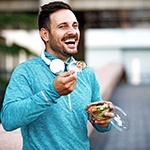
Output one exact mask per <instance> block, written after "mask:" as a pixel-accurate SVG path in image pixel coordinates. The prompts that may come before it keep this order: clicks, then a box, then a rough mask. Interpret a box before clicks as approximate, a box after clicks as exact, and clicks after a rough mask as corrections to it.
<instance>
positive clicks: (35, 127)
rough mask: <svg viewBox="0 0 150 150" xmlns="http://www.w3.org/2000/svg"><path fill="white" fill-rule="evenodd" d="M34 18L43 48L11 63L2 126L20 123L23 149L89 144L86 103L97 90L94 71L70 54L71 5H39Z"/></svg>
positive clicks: (82, 148) (81, 149)
mask: <svg viewBox="0 0 150 150" xmlns="http://www.w3.org/2000/svg"><path fill="white" fill-rule="evenodd" d="M38 22H39V31H40V36H41V38H42V40H43V41H44V43H45V50H44V51H43V53H42V55H41V56H39V57H37V58H34V59H31V60H29V61H27V62H24V63H22V64H20V65H18V66H17V67H16V68H15V70H14V72H13V74H12V77H11V79H10V82H9V85H8V87H7V90H6V94H5V98H4V103H3V110H2V124H3V127H4V129H5V130H7V131H12V130H15V129H17V128H21V133H22V137H23V150H61V149H64V150H89V149H90V145H89V139H88V135H87V121H88V114H87V112H86V110H85V107H86V105H88V104H89V103H91V102H96V101H101V96H100V92H99V91H100V89H99V85H98V82H97V80H96V77H95V74H94V73H93V71H92V70H91V69H90V68H88V67H86V68H84V67H83V68H82V69H83V70H82V71H81V69H78V68H77V67H76V66H75V64H76V61H75V60H74V58H73V57H72V55H74V54H76V53H77V45H78V42H79V37H80V32H79V29H78V26H79V23H78V21H77V19H76V17H75V15H74V14H73V12H72V9H71V7H70V6H69V5H68V4H66V3H63V2H60V1H58V2H57V1H55V2H51V3H49V4H46V5H44V6H42V10H41V12H40V14H39V20H38ZM62 62H63V63H62ZM64 64H65V65H64ZM68 66H70V68H71V69H68V68H69V67H68ZM72 66H73V67H72ZM72 68H75V69H72ZM78 70H80V71H78ZM112 109H113V107H112ZM105 116H108V117H109V118H112V117H113V113H111V112H110V113H105ZM92 124H93V126H94V127H95V128H96V129H97V130H98V131H100V132H105V131H109V130H110V128H111V123H110V119H107V120H96V121H95V122H93V123H92Z"/></svg>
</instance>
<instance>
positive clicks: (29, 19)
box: [0, 13, 38, 30]
mask: <svg viewBox="0 0 150 150" xmlns="http://www.w3.org/2000/svg"><path fill="white" fill-rule="evenodd" d="M37 16H38V14H37V13H0V29H27V30H28V29H37Z"/></svg>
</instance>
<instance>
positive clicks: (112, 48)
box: [0, 0, 150, 150]
mask: <svg viewBox="0 0 150 150" xmlns="http://www.w3.org/2000/svg"><path fill="white" fill-rule="evenodd" d="M50 1H52V0H0V108H1V105H2V101H3V95H4V92H5V88H6V86H7V84H8V81H9V79H10V76H11V73H12V71H13V69H14V68H15V67H16V66H17V65H18V64H19V63H21V62H24V61H26V60H28V59H31V58H33V57H36V56H38V55H40V54H41V52H42V50H43V49H44V45H43V42H42V40H41V39H40V36H39V32H38V29H37V16H38V13H39V7H40V6H41V5H43V4H45V3H47V2H50ZM64 1H65V2H67V3H69V4H70V5H71V6H72V8H73V10H74V13H75V15H76V17H77V19H78V21H79V25H80V31H81V39H80V43H79V53H78V54H77V55H76V56H75V57H76V59H78V60H81V59H82V60H85V61H86V63H87V64H88V66H90V67H92V68H93V69H99V68H102V67H104V66H106V65H107V64H112V63H116V64H122V65H123V69H122V70H121V73H120V74H121V76H120V78H119V82H117V86H115V88H114V89H113V93H112V95H111V97H109V98H110V99H115V103H117V104H119V105H120V106H121V107H123V108H124V109H125V110H126V111H127V112H128V113H129V114H130V122H131V129H132V132H131V130H130V131H129V132H128V134H127V133H125V134H124V135H122V134H121V135H120V133H118V131H117V133H116V131H112V132H111V133H109V135H108V134H97V133H94V132H93V133H92V134H91V143H93V144H91V149H93V150H96V149H103V150H106V149H107V150H110V149H111V150H113V149H115V150H120V149H125V150H127V149H128V150H138V149H139V150H148V149H150V144H149V142H147V140H146V139H147V138H148V136H149V134H148V132H147V130H146V126H149V125H150V122H149V119H150V118H146V116H145V113H149V109H148V106H149V104H150V102H149V100H150V95H149V89H150V86H149V85H150V0H64ZM112 70H113V71H114V68H112ZM112 70H109V71H108V72H107V75H108V74H109V77H108V78H111V76H112V74H113V71H112ZM112 80H116V79H114V78H113V79H112ZM101 82H104V81H103V79H102V81H101ZM110 87H111V84H110V85H109V87H108V88H110ZM135 96H136V97H135ZM135 99H136V101H135ZM120 100H121V101H120ZM141 101H142V104H141ZM137 104H138V105H137ZM141 105H144V107H143V108H144V109H143V110H146V112H145V113H144V111H140V112H139V113H137V114H138V115H137V114H135V113H136V110H137V109H136V108H138V109H140V110H141ZM132 106H136V108H134V107H132ZM131 110H132V111H131ZM133 114H134V115H133ZM141 114H143V115H141ZM139 116H141V118H140V119H139ZM147 117H149V116H147ZM133 120H135V122H132V121H133ZM137 120H140V122H142V123H143V124H140V126H139V127H138V125H137V124H138V123H137V122H136V121H137ZM145 120H146V121H147V122H146V123H145ZM143 128H145V130H143ZM133 129H134V130H133ZM137 131H138V132H137ZM139 131H140V132H139ZM138 133H139V134H138ZM118 134H119V135H118ZM145 134H146V135H145ZM120 136H121V137H122V141H120V140H121V138H119V137H120ZM129 136H130V137H131V139H130V140H129V141H128V143H126V142H124V141H125V139H128V138H129ZM108 137H110V138H111V139H110V138H108ZM116 137H118V138H116ZM137 137H140V139H136V138H137ZM99 138H100V139H99ZM114 138H115V140H114ZM101 139H102V141H101ZM103 139H105V142H104V141H103ZM108 139H109V141H110V147H109V146H108V145H107V144H104V143H106V140H108ZM112 140H114V141H113V142H111V141H112ZM100 141H101V142H100ZM117 141H119V142H117ZM116 142H117V143H120V144H116ZM142 142H143V144H141V145H139V143H142ZM98 143H99V144H98ZM102 145H103V146H102ZM106 145H107V146H106ZM129 145H130V146H129ZM131 145H132V146H131ZM136 145H137V146H136Z"/></svg>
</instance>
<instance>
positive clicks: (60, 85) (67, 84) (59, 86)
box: [53, 71, 77, 95]
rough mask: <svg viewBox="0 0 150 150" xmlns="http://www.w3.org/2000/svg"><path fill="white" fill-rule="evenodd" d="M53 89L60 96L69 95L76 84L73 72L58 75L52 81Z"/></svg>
mask: <svg viewBox="0 0 150 150" xmlns="http://www.w3.org/2000/svg"><path fill="white" fill-rule="evenodd" d="M53 83H54V87H55V89H56V91H57V92H58V93H59V94H60V95H67V94H69V93H71V92H72V91H73V90H74V88H75V86H76V83H77V76H76V72H75V71H68V72H64V73H61V74H59V75H58V76H57V77H56V78H55V80H54V82H53Z"/></svg>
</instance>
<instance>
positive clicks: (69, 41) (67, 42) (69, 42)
mask: <svg viewBox="0 0 150 150" xmlns="http://www.w3.org/2000/svg"><path fill="white" fill-rule="evenodd" d="M65 44H67V45H69V44H71V45H75V40H66V41H65Z"/></svg>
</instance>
